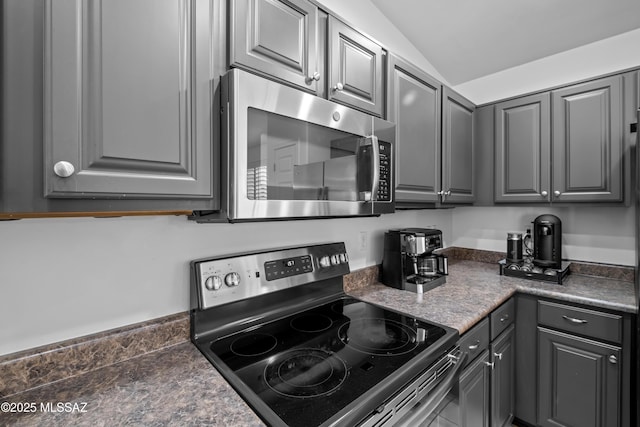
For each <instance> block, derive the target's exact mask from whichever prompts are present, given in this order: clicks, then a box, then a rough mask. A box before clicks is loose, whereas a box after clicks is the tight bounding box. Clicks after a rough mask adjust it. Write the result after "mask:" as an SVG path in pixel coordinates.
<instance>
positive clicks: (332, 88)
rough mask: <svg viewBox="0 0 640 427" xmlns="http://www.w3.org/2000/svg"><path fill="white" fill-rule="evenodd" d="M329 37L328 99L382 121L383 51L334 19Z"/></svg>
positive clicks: (330, 23) (330, 20)
mask: <svg viewBox="0 0 640 427" xmlns="http://www.w3.org/2000/svg"><path fill="white" fill-rule="evenodd" d="M328 37H329V56H328V58H329V71H330V76H329V89H328V97H329V99H331V100H334V101H338V102H341V103H343V104H347V105H350V106H352V107H355V108H358V109H360V110H363V111H367V112H369V113H371V114H375V115H376V116H379V117H382V115H383V108H384V93H383V81H384V75H383V70H384V68H383V66H384V65H383V50H382V47H381V46H379V45H378V44H376V43H375V42H373V41H372V40H370V39H368V38H367V37H365V36H363V35H362V34H360V33H359V32H357V31H356V30H354V29H353V28H351V27H349V26H348V25H346V24H345V23H343V22H342V21H340V20H338V19H336V18H335V17H333V16H329V32H328Z"/></svg>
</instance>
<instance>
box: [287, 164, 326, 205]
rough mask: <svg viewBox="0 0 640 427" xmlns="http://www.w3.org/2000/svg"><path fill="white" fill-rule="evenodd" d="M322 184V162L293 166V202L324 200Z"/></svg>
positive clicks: (324, 192)
mask: <svg viewBox="0 0 640 427" xmlns="http://www.w3.org/2000/svg"><path fill="white" fill-rule="evenodd" d="M326 193H327V192H326V187H325V184H324V162H316V163H309V164H306V165H294V167H293V198H294V200H326V199H327V196H326Z"/></svg>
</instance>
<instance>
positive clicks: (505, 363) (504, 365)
mask: <svg viewBox="0 0 640 427" xmlns="http://www.w3.org/2000/svg"><path fill="white" fill-rule="evenodd" d="M514 331H515V326H514V325H511V326H509V328H507V330H506V331H504V332H503V333H502V335H500V336H499V337H498V338H497V339H496V340H495V341H494V342H493V343H491V355H492V357H493V366H494V369H493V372H492V375H491V425H492V426H495V427H503V426H509V425H510V424H511V420H512V419H513V413H514V407H515V398H514V391H515V386H514V381H515V369H514V368H515V332H514Z"/></svg>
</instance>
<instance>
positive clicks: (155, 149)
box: [43, 0, 215, 199]
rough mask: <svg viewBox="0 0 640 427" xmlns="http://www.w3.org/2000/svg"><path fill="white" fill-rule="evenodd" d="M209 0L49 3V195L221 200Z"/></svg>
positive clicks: (46, 163)
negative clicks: (215, 163)
mask: <svg viewBox="0 0 640 427" xmlns="http://www.w3.org/2000/svg"><path fill="white" fill-rule="evenodd" d="M210 7H211V2H208V1H203V0H196V1H188V0H129V1H126V2H122V1H114V0H104V1H84V0H69V1H56V0H51V1H47V2H45V16H44V18H45V19H44V22H45V27H44V58H45V61H44V123H43V127H44V130H43V132H44V182H45V189H44V194H45V196H46V197H55V198H58V197H62V198H74V197H75V198H88V197H91V198H115V199H118V198H120V199H122V198H172V199H176V198H209V199H210V198H212V197H213V195H214V193H213V192H214V182H213V176H214V175H213V171H212V158H213V152H212V150H213V144H212V135H213V133H214V123H213V114H212V113H213V112H212V104H213V102H212V99H213V77H214V75H215V74H214V70H213V67H212V64H213V62H214V61H212V55H213V50H214V49H213V42H212V38H211V35H212V30H211V28H212V24H211V22H210V19H209V18H210V17H212V16H213V13H212V11H211V9H210Z"/></svg>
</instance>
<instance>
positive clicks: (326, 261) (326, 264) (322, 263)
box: [318, 255, 331, 268]
mask: <svg viewBox="0 0 640 427" xmlns="http://www.w3.org/2000/svg"><path fill="white" fill-rule="evenodd" d="M318 264H320V267H322V268H327V267H331V259H329V257H328V256H326V255H325V256H323V257H322V258H320V259H319V260H318Z"/></svg>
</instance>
